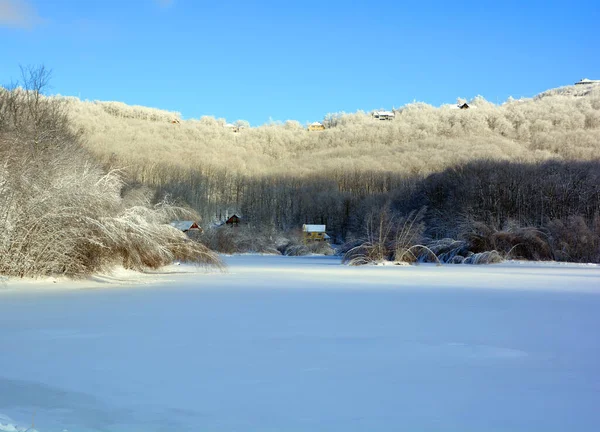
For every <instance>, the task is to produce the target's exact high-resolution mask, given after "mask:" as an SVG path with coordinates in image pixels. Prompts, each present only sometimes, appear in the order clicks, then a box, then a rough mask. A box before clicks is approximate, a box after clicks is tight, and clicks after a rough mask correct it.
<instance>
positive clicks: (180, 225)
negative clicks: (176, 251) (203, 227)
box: [170, 221, 198, 231]
mask: <svg viewBox="0 0 600 432" xmlns="http://www.w3.org/2000/svg"><path fill="white" fill-rule="evenodd" d="M170 225H171V226H172V227H175V228H177V229H178V230H180V231H189V230H190V229H197V228H196V227H194V228H192V227H193V226H194V225H196V226H198V224H196V222H194V221H173V222H171V223H170Z"/></svg>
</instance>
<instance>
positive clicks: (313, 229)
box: [302, 224, 330, 243]
mask: <svg viewBox="0 0 600 432" xmlns="http://www.w3.org/2000/svg"><path fill="white" fill-rule="evenodd" d="M325 230H326V226H325V225H312V224H304V225H302V239H303V240H304V242H305V243H308V242H312V241H327V240H329V239H330V237H329V236H328V235H327V233H326V232H325Z"/></svg>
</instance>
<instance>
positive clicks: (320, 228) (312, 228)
mask: <svg viewBox="0 0 600 432" xmlns="http://www.w3.org/2000/svg"><path fill="white" fill-rule="evenodd" d="M302 231H304V232H316V233H321V232H322V233H324V232H325V225H312V224H304V225H302Z"/></svg>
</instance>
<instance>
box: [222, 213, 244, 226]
mask: <svg viewBox="0 0 600 432" xmlns="http://www.w3.org/2000/svg"><path fill="white" fill-rule="evenodd" d="M240 222H241V219H240V217H239V216H238V215H233V216H231V217H230V218H229V219H227V220H226V221H225V225H228V226H232V227H236V226H238V225H239V224H240Z"/></svg>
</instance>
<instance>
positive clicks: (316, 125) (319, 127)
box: [308, 122, 325, 131]
mask: <svg viewBox="0 0 600 432" xmlns="http://www.w3.org/2000/svg"><path fill="white" fill-rule="evenodd" d="M308 130H309V131H322V130H325V126H323V123H319V122H314V123H311V124H309V125H308Z"/></svg>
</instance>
